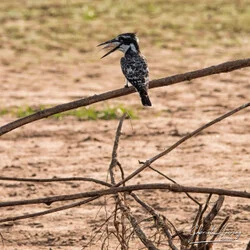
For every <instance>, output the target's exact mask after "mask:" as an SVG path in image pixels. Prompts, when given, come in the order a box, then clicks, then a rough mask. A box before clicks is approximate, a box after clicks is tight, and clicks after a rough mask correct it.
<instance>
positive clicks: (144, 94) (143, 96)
mask: <svg viewBox="0 0 250 250" xmlns="http://www.w3.org/2000/svg"><path fill="white" fill-rule="evenodd" d="M139 95H140V97H141V103H142V105H143V106H152V103H151V101H150V99H149V96H148V93H147V91H146V90H145V89H143V90H141V91H140V92H139Z"/></svg>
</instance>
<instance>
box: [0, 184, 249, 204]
mask: <svg viewBox="0 0 250 250" xmlns="http://www.w3.org/2000/svg"><path fill="white" fill-rule="evenodd" d="M146 189H147V190H148V189H152V190H153V189H162V190H167V191H172V192H176V193H185V192H189V193H202V194H218V195H225V196H232V197H241V198H248V199H249V198H250V193H249V192H246V191H236V190H227V189H221V188H207V187H192V186H182V185H177V184H169V183H149V184H138V185H130V186H124V187H123V186H122V187H112V188H109V189H100V190H96V191H89V192H83V193H77V194H70V195H58V196H51V197H45V198H37V199H30V200H18V201H6V202H0V207H8V206H17V205H28V204H40V203H45V204H49V205H50V204H51V203H53V202H58V201H67V200H74V199H82V198H87V197H95V198H96V197H97V196H98V197H100V196H103V195H113V194H117V193H120V192H132V191H136V190H146Z"/></svg>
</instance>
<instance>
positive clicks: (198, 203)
mask: <svg viewBox="0 0 250 250" xmlns="http://www.w3.org/2000/svg"><path fill="white" fill-rule="evenodd" d="M149 168H150V169H152V170H153V171H155V172H156V173H158V174H159V175H161V176H163V177H164V178H166V179H167V180H169V181H171V182H173V183H175V184H178V183H177V182H176V181H175V180H174V179H172V178H170V177H168V176H167V175H165V174H163V173H162V172H161V171H159V170H157V169H155V168H153V167H152V166H149ZM185 194H186V196H187V197H188V198H190V199H191V200H192V201H193V202H194V203H196V204H197V205H198V206H201V204H200V202H199V201H197V200H196V199H195V198H193V197H192V196H191V195H190V194H188V193H185Z"/></svg>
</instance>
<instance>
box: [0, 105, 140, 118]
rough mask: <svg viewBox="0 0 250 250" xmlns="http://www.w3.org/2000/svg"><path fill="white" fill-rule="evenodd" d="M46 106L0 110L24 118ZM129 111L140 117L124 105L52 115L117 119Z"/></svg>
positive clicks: (80, 109) (0, 114) (56, 116)
mask: <svg viewBox="0 0 250 250" xmlns="http://www.w3.org/2000/svg"><path fill="white" fill-rule="evenodd" d="M45 108H48V107H45V106H40V107H31V106H23V107H13V108H11V109H8V110H7V109H2V110H1V111H0V116H3V115H7V114H9V115H12V116H14V117H18V118H22V117H25V116H28V115H31V114H33V113H35V112H37V111H39V110H43V109H45ZM124 113H127V114H128V117H129V118H130V119H138V116H137V114H136V112H135V111H134V110H133V109H132V108H128V107H123V106H121V105H120V106H114V107H109V106H106V107H105V108H103V109H97V108H94V107H87V108H85V107H83V108H78V109H75V110H71V111H67V112H64V113H60V114H55V115H53V116H52V117H53V118H56V119H62V118H64V117H66V116H73V117H76V118H77V119H79V120H117V119H119V118H120V117H121V115H122V114H124Z"/></svg>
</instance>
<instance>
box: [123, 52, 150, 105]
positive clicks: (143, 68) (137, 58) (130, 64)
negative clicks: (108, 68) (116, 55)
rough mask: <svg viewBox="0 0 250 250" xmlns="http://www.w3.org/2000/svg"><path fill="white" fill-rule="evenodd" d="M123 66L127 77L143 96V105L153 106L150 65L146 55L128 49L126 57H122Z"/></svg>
mask: <svg viewBox="0 0 250 250" xmlns="http://www.w3.org/2000/svg"><path fill="white" fill-rule="evenodd" d="M121 68H122V72H123V74H124V76H125V77H126V79H127V80H128V81H129V82H130V83H131V84H132V85H133V86H134V88H135V89H136V90H137V91H138V93H139V94H140V96H141V98H142V102H143V101H144V102H143V105H146V106H151V102H150V101H149V98H148V94H147V89H148V82H149V77H148V73H149V71H148V66H147V62H146V60H145V58H144V57H142V56H141V55H140V54H139V53H136V52H134V51H133V50H132V49H128V50H127V52H126V53H125V55H124V57H122V58H121Z"/></svg>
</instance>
